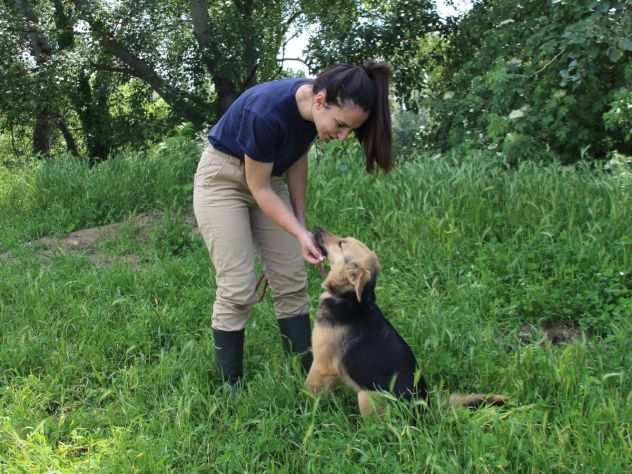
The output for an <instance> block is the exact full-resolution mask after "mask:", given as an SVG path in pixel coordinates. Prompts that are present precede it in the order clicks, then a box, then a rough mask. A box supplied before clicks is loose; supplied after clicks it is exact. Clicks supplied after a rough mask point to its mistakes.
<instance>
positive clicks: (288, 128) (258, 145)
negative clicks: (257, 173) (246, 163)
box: [208, 79, 316, 176]
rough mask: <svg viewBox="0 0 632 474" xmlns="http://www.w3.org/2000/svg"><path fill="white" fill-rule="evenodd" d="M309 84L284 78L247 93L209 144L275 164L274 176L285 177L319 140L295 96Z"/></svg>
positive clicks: (214, 130) (217, 127)
mask: <svg viewBox="0 0 632 474" xmlns="http://www.w3.org/2000/svg"><path fill="white" fill-rule="evenodd" d="M307 82H309V80H307V79H282V80H279V81H272V82H264V83H263V84H259V85H256V86H254V87H251V88H250V89H248V90H246V91H245V92H244V93H243V94H241V95H240V96H239V97H238V98H237V100H236V101H235V102H233V103H232V105H231V106H230V107H229V108H228V110H227V111H226V113H224V115H223V116H222V117H221V118H220V119H219V121H218V122H217V123H216V124H215V126H214V127H213V128H212V129H211V131H210V132H209V134H208V139H209V142H210V143H211V144H212V145H213V146H214V147H215V148H217V149H218V150H220V151H222V152H224V153H228V154H229V155H233V156H236V157H238V158H240V159H243V157H244V155H248V156H249V157H250V158H252V159H253V160H257V161H263V162H266V163H274V166H273V167H272V175H273V176H280V175H282V174H283V173H285V171H287V169H288V168H289V167H290V166H292V164H294V163H295V162H296V161H297V160H298V159H299V158H301V157H302V156H303V155H304V154H305V153H306V152H307V150H308V149H309V147H310V145H311V143H312V142H313V141H314V138H316V127H315V126H314V123H313V122H310V121H308V120H305V119H304V118H303V117H301V115H300V113H299V111H298V106H297V104H296V98H295V97H294V95H295V94H296V90H297V89H298V88H299V87H300V86H301V85H303V84H305V83H307Z"/></svg>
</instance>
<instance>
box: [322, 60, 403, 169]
mask: <svg viewBox="0 0 632 474" xmlns="http://www.w3.org/2000/svg"><path fill="white" fill-rule="evenodd" d="M389 79H390V69H389V67H388V66H387V65H386V64H383V63H373V62H369V63H365V64H363V65H362V66H357V65H353V64H337V65H335V66H331V67H329V68H328V69H326V70H324V71H323V72H322V73H320V74H319V75H318V76H317V77H316V79H315V80H314V86H313V88H314V93H315V94H317V93H318V92H320V91H321V90H325V91H326V93H327V102H328V103H330V104H334V105H337V106H339V107H341V106H343V105H344V103H345V102H347V101H350V102H353V103H354V104H356V105H358V106H360V107H362V109H363V110H364V111H366V112H368V114H369V118H368V119H367V120H366V122H364V124H362V126H361V127H360V128H358V129H357V130H356V131H355V134H356V137H358V140H360V143H362V148H364V154H365V158H366V169H367V171H373V170H374V169H375V165H377V166H379V167H380V168H381V169H382V170H384V171H385V172H389V171H390V170H391V168H392V167H393V155H392V137H391V111H390V108H389V104H388V83H389Z"/></svg>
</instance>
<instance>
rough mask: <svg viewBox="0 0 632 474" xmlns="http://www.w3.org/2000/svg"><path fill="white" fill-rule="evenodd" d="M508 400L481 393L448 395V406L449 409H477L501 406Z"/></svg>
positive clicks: (499, 396) (500, 396)
mask: <svg viewBox="0 0 632 474" xmlns="http://www.w3.org/2000/svg"><path fill="white" fill-rule="evenodd" d="M508 400H509V397H506V396H504V395H496V394H482V393H470V394H463V393H453V394H452V395H450V398H449V400H448V404H449V405H450V406H451V407H466V408H479V407H481V406H502V405H504V404H505V403H507V401H508Z"/></svg>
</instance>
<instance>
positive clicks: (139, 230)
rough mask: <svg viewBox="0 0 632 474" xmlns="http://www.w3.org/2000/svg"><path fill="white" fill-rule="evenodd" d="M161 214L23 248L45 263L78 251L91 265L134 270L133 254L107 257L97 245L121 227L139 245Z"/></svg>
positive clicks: (2, 258)
mask: <svg viewBox="0 0 632 474" xmlns="http://www.w3.org/2000/svg"><path fill="white" fill-rule="evenodd" d="M164 216H165V215H164V213H162V212H160V211H152V212H147V213H144V214H139V215H137V216H134V217H131V218H130V219H129V220H127V221H125V222H117V223H114V224H106V225H102V226H97V227H91V228H87V229H81V230H78V231H75V232H72V233H70V234H68V235H66V236H64V237H61V238H58V239H56V238H51V237H45V238H42V239H38V240H34V241H32V242H28V243H27V244H26V246H28V247H32V248H34V249H35V255H36V256H37V257H38V258H39V259H41V260H43V261H47V260H50V259H52V258H54V257H56V256H59V255H60V254H62V255H63V254H68V253H71V252H78V253H81V254H82V255H85V256H86V257H87V258H88V260H90V261H91V262H92V263H93V264H94V265H97V266H109V265H112V264H114V263H124V264H128V265H130V266H132V267H137V266H138V265H140V263H141V259H140V257H139V256H137V255H133V254H129V255H121V256H117V255H110V254H106V253H103V252H99V251H98V245H99V244H100V243H102V242H105V241H108V240H110V239H113V238H115V237H116V236H117V235H120V233H121V232H122V230H123V228H129V226H131V227H132V228H133V229H134V238H135V240H136V241H137V242H139V243H145V242H147V241H148V240H149V239H150V238H151V235H152V233H153V232H154V231H155V230H156V228H157V226H158V222H159V221H160V220H161V219H163V218H164ZM185 222H186V223H187V224H189V225H191V228H192V229H193V232H195V233H199V231H198V229H197V227H196V222H195V218H194V217H193V215H190V216H187V217H186V218H185ZM14 260H15V257H14V256H13V255H12V254H11V252H7V253H4V254H2V255H0V261H14Z"/></svg>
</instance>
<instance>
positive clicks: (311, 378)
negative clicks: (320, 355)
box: [305, 362, 338, 395]
mask: <svg viewBox="0 0 632 474" xmlns="http://www.w3.org/2000/svg"><path fill="white" fill-rule="evenodd" d="M337 381H338V374H337V373H336V372H335V371H332V370H324V367H320V366H319V365H318V364H316V362H314V363H313V364H312V367H311V369H309V373H308V374H307V378H306V379H305V387H307V389H308V390H309V391H310V392H311V393H313V394H314V395H318V394H319V393H322V392H324V391H327V390H331V389H332V388H333V387H334V386H335V385H336V383H337Z"/></svg>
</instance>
